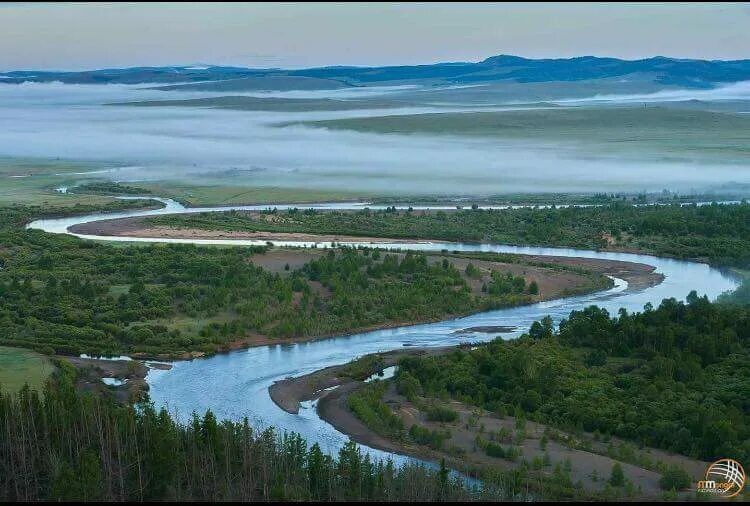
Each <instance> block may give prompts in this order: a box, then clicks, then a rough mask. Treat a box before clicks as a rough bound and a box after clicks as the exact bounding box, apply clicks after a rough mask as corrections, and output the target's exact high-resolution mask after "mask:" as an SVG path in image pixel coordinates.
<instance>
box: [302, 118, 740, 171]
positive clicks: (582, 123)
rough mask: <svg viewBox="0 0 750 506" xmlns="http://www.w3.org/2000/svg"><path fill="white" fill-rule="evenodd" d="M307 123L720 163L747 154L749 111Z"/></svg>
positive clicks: (368, 130) (341, 128)
mask: <svg viewBox="0 0 750 506" xmlns="http://www.w3.org/2000/svg"><path fill="white" fill-rule="evenodd" d="M305 124H306V125H310V126H318V127H324V128H328V129H336V130H355V131H358V132H367V133H381V134H413V135H443V136H445V135H451V136H461V137H474V138H491V139H509V140H535V141H548V142H565V143H575V144H579V145H585V146H592V145H599V146H600V147H601V146H605V145H606V146H607V149H617V150H630V151H635V150H638V151H639V152H640V153H641V154H644V153H657V154H661V155H662V156H664V157H665V160H666V159H668V158H669V157H670V156H675V155H678V154H679V155H684V156H690V157H694V158H699V159H705V160H709V159H713V160H721V161H723V162H731V161H746V160H747V159H748V158H750V148H748V146H749V145H750V116H748V115H746V114H735V113H722V112H711V111H706V110H691V109H687V108H685V109H678V108H668V107H663V106H656V105H647V106H640V107H633V106H623V107H597V108H592V107H574V108H551V107H548V108H541V109H537V110H517V111H502V112H468V113H433V114H415V115H408V116H380V117H368V118H350V119H337V120H327V121H312V122H306V123H305ZM643 150H646V151H643Z"/></svg>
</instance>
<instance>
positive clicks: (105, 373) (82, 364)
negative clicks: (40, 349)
mask: <svg viewBox="0 0 750 506" xmlns="http://www.w3.org/2000/svg"><path fill="white" fill-rule="evenodd" d="M57 359H58V360H63V361H65V362H67V363H68V364H70V365H72V366H73V367H75V368H76V369H77V370H78V379H77V381H76V388H77V389H78V390H80V391H83V392H96V393H98V394H103V393H108V394H110V395H112V396H113V397H114V398H115V399H116V400H117V401H118V402H121V403H131V402H137V401H140V400H142V399H143V397H144V394H145V393H146V392H148V388H149V387H148V383H147V381H146V377H147V376H148V372H149V370H150V369H164V370H168V369H171V368H172V366H171V365H170V364H167V363H153V362H147V361H141V360H108V359H97V358H80V357H65V356H57Z"/></svg>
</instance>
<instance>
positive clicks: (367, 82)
mask: <svg viewBox="0 0 750 506" xmlns="http://www.w3.org/2000/svg"><path fill="white" fill-rule="evenodd" d="M611 78H633V79H640V80H647V81H653V82H657V83H660V84H664V85H677V86H683V87H691V88H710V87H712V86H715V85H716V84H720V83H732V82H737V81H746V80H750V60H734V61H725V60H690V59H675V58H666V57H662V56H657V57H653V58H647V59H643V60H620V59H617V58H600V57H595V56H581V57H577V58H560V59H538V60H535V59H528V58H522V57H519V56H509V55H500V56H493V57H491V58H487V59H486V60H483V61H480V62H458V63H436V64H430V65H402V66H389V67H336V66H335V67H320V68H310V69H302V70H284V69H251V68H242V67H222V66H174V67H132V68H125V69H102V70H89V71H82V72H57V71H13V72H6V73H0V83H11V84H12V83H21V82H25V81H33V82H50V81H61V82H63V83H71V84H106V83H120V84H144V83H156V84H159V83H162V84H165V85H166V84H174V83H188V84H182V85H179V86H174V85H173V86H166V87H165V88H166V89H173V90H176V89H180V88H182V89H185V90H207V91H208V90H210V91H222V90H223V91H240V90H253V89H335V88H341V87H348V86H372V85H385V84H389V85H390V84H422V85H431V84H433V85H444V84H453V85H460V84H477V83H487V82H496V81H515V82H551V81H581V80H595V79H611ZM205 81H222V82H224V84H222V86H220V87H219V88H218V89H217V87H216V83H212V84H207V83H206V84H204V83H198V82H205Z"/></svg>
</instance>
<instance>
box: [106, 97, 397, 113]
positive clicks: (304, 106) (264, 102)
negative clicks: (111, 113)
mask: <svg viewBox="0 0 750 506" xmlns="http://www.w3.org/2000/svg"><path fill="white" fill-rule="evenodd" d="M107 105H114V106H129V107H208V108H213V109H233V110H238V111H276V112H306V111H349V110H354V109H383V108H389V107H400V106H403V105H406V104H403V103H401V102H397V101H392V100H335V99H330V98H275V97H269V98H257V97H246V96H226V97H212V98H189V99H184V100H180V99H177V100H147V101H142V102H117V103H112V104H107Z"/></svg>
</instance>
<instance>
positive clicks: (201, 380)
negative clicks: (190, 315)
mask: <svg viewBox="0 0 750 506" xmlns="http://www.w3.org/2000/svg"><path fill="white" fill-rule="evenodd" d="M158 200H160V201H161V202H162V203H163V204H164V205H165V207H164V208H162V209H156V210H150V211H127V212H120V213H109V214H101V213H100V214H92V215H87V216H79V217H72V218H60V219H44V220H38V221H35V222H32V223H30V224H29V225H28V227H29V228H37V229H41V230H45V231H47V232H51V233H69V232H67V229H68V227H70V226H72V225H75V224H80V223H87V222H91V221H96V220H101V219H111V218H121V217H132V216H148V215H157V214H170V213H188V212H190V213H195V212H206V211H227V210H232V209H238V210H258V209H266V208H268V207H269V206H267V205H263V206H235V207H214V208H189V209H188V208H184V207H183V206H181V205H180V204H178V203H176V202H174V201H171V200H168V199H158ZM364 206H365V204H362V203H335V204H315V205H293V206H290V205H278V206H274V207H277V208H278V209H280V210H281V209H286V208H288V207H300V208H303V207H304V208H317V209H361V208H362V207H364ZM369 207H370V208H373V209H376V208H378V206H369ZM498 207H500V206H498ZM414 208H415V209H417V208H418V207H417V206H414ZM76 235H77V234H76ZM79 237H82V238H86V239H95V240H114V241H140V242H169V243H188V242H189V243H195V244H233V245H255V244H265V241H252V240H241V241H240V240H231V239H230V240H222V239H215V240H193V239H150V238H130V237H127V238H126V237H99V236H90V235H79ZM274 244H276V245H279V246H301V247H312V246H315V245H317V246H330V243H326V242H319V243H309V242H285V241H274ZM337 244H346V245H356V244H362V245H367V246H371V247H377V248H383V249H396V248H401V249H410V250H419V251H441V250H443V249H447V250H450V251H454V250H456V251H470V252H476V251H482V252H500V253H520V254H531V255H554V256H567V257H584V258H598V259H609V260H622V261H629V262H639V263H645V264H649V265H653V266H655V267H656V272H658V273H661V274H663V275H664V281H663V282H662V283H660V284H658V285H656V286H654V287H650V288H646V289H642V290H638V291H636V290H628V289H627V288H628V287H627V283H626V282H625V281H623V280H617V279H615V285H614V287H613V288H610V289H608V290H605V291H602V292H598V293H594V294H588V295H583V296H575V297H568V298H564V299H558V300H553V301H546V302H540V303H537V304H532V305H528V306H520V307H514V308H508V309H500V310H494V311H487V312H483V313H479V314H475V315H471V316H467V317H463V318H455V319H448V320H444V321H440V322H437V323H429V324H421V325H411V326H407V327H399V328H393V329H385V330H378V331H371V332H362V333H358V334H354V335H351V336H346V337H336V338H331V339H326V340H321V341H314V342H307V343H299V344H279V345H270V346H261V347H257V348H251V349H248V350H238V351H233V352H230V353H223V354H219V355H216V356H213V357H210V358H207V359H200V360H191V361H178V362H174V364H173V368H172V369H171V370H168V371H165V370H151V372H150V373H149V375H148V383H149V385H150V388H151V390H150V395H151V398H152V400H153V401H154V403H155V404H156V405H157V406H166V407H167V408H168V409H169V411H170V412H171V413H172V414H173V415H174V416H176V417H177V418H179V419H182V420H185V419H186V418H187V417H189V416H190V415H191V413H193V412H197V413H203V412H205V410H207V409H211V410H212V411H213V412H214V413H215V414H216V415H217V417H218V418H220V419H221V418H230V419H233V420H240V419H242V418H243V417H248V418H250V419H251V420H252V421H253V422H254V423H255V424H256V425H257V426H259V427H263V426H269V425H273V426H275V427H277V428H278V429H279V430H287V431H294V432H298V433H300V434H301V435H302V436H303V437H305V438H306V439H307V440H308V441H309V442H310V444H312V443H313V442H317V443H319V444H320V446H321V448H322V449H323V450H324V451H328V452H331V453H334V452H337V451H338V450H339V449H340V448H341V446H342V445H343V444H344V443H345V442H346V441H347V437H346V436H345V435H343V434H342V433H340V432H338V431H337V430H335V429H334V428H333V427H332V426H331V425H329V424H328V423H326V422H324V421H322V420H321V419H320V418H319V417H318V416H317V414H316V411H315V409H314V408H315V406H314V402H309V403H304V404H303V409H301V410H300V412H299V414H297V415H293V414H289V413H286V412H285V411H283V410H281V409H280V408H278V407H277V406H276V405H275V404H274V403H273V401H272V400H271V398H270V397H269V395H268V387H269V386H270V385H271V384H272V383H273V382H275V381H277V380H281V379H284V378H287V377H290V376H299V375H302V374H307V373H310V372H313V371H315V370H318V369H321V368H324V367H328V366H331V365H336V364H342V363H345V362H348V361H350V360H353V359H355V358H357V357H359V356H361V355H364V354H368V353H376V352H384V351H388V350H393V349H399V348H402V347H403V346H445V345H451V344H459V343H462V342H477V341H487V340H491V339H493V338H494V337H495V336H496V334H492V333H490V334H484V333H462V332H460V331H461V330H462V329H466V328H469V327H479V326H498V325H502V326H511V327H513V326H515V327H517V330H516V331H515V332H512V333H508V334H503V336H504V337H508V338H510V337H515V336H517V335H519V334H520V333H522V332H524V331H526V330H527V329H528V328H529V326H530V325H531V323H532V322H534V321H535V320H538V319H540V318H542V317H543V316H545V315H550V316H552V318H553V319H554V320H555V322H558V321H559V320H560V319H561V318H564V317H566V316H567V315H568V314H569V313H570V311H572V310H575V309H581V308H583V307H585V306H588V305H591V304H597V305H599V306H601V307H604V308H606V309H607V310H609V311H610V313H615V312H616V311H617V310H618V309H619V308H621V307H624V308H626V309H627V310H628V311H638V310H641V309H643V306H644V305H645V304H646V303H651V304H653V305H654V306H656V305H658V304H659V303H660V302H661V300H662V299H664V298H669V297H674V298H677V299H684V298H685V296H686V295H687V294H688V293H689V292H690V291H691V290H697V291H698V293H699V295H704V294H705V295H708V296H709V298H712V299H713V298H715V297H716V296H718V295H719V294H721V293H723V292H725V291H728V290H732V289H734V288H735V287H736V286H737V284H738V281H737V279H736V278H735V277H734V276H732V275H731V274H730V273H727V272H723V271H720V270H718V269H715V268H712V267H710V266H708V265H706V264H701V263H696V262H687V261H682V260H674V259H665V258H659V257H654V256H650V255H638V254H631V253H611V252H598V251H591V250H578V249H571V248H538V247H520V246H506V245H499V244H467V243H443V242H415V243H403V242H400V243H396V242H394V243H368V242H365V241H363V242H355V243H351V242H348V243H337ZM364 449H365V450H367V451H370V452H371V453H372V454H373V456H375V457H384V456H391V457H393V458H394V460H395V461H396V462H401V461H403V460H404V459H405V458H404V457H400V456H392V455H390V454H386V453H384V452H380V451H378V450H374V449H368V448H364Z"/></svg>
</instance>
